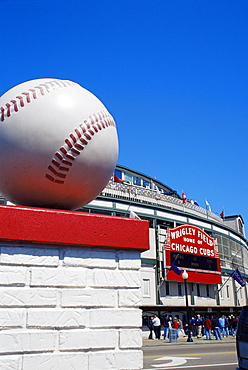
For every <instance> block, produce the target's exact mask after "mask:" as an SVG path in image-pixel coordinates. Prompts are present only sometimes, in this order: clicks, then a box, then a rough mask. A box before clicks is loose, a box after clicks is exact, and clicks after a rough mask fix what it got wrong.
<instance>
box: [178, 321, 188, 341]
mask: <svg viewBox="0 0 248 370" xmlns="http://www.w3.org/2000/svg"><path fill="white" fill-rule="evenodd" d="M178 324H179V328H178V337H180V333H182V335H183V337H186V334H185V331H184V329H183V322H182V320H181V319H180V317H178Z"/></svg>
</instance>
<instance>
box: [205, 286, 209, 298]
mask: <svg viewBox="0 0 248 370" xmlns="http://www.w3.org/2000/svg"><path fill="white" fill-rule="evenodd" d="M206 290H207V298H210V289H209V285H208V284H207V285H206Z"/></svg>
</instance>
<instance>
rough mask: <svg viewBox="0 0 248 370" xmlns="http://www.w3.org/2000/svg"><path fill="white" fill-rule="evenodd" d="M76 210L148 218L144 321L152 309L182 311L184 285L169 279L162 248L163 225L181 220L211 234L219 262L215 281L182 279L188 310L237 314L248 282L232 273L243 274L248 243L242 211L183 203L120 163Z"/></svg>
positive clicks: (245, 274) (246, 295)
mask: <svg viewBox="0 0 248 370" xmlns="http://www.w3.org/2000/svg"><path fill="white" fill-rule="evenodd" d="M80 211H83V212H90V213H100V214H107V215H113V216H120V217H130V216H131V217H135V216H138V217H139V218H141V219H146V220H148V221H149V225H150V250H149V251H145V252H143V253H142V255H141V257H142V259H141V261H142V268H141V274H142V310H143V324H144V325H146V324H147V318H148V317H149V316H150V315H152V314H154V313H157V314H159V315H163V314H165V313H168V314H171V315H175V314H179V315H185V285H184V282H183V281H182V279H181V278H180V279H179V278H178V281H176V280H175V279H174V280H171V279H169V277H168V273H169V271H170V266H168V262H167V261H166V253H165V242H166V238H167V235H168V230H169V229H172V228H175V227H178V226H180V225H192V226H195V227H198V228H200V229H201V230H202V231H204V232H205V233H206V234H207V235H209V236H210V237H212V238H214V240H215V245H216V249H217V251H218V254H219V259H220V267H221V278H220V283H219V284H215V283H214V284H213V283H211V279H210V282H209V283H202V282H201V279H200V278H199V281H197V280H196V281H194V282H190V279H189V281H188V282H187V284H188V285H187V286H188V289H187V290H188V301H189V305H190V310H191V314H192V315H196V314H198V313H199V314H202V315H206V314H211V313H212V314H217V315H220V314H225V315H230V314H234V315H238V314H239V312H240V311H241V308H242V306H243V305H246V304H247V303H248V292H247V286H244V287H241V286H240V284H239V283H237V281H235V280H234V279H233V278H232V277H231V274H232V273H233V272H234V271H235V269H236V268H238V269H239V271H240V273H241V275H242V277H243V278H244V279H245V281H246V279H247V278H248V242H247V239H246V236H245V229H244V221H243V219H242V216H241V215H234V216H228V217H224V218H222V217H219V216H217V215H216V214H214V213H212V212H209V211H207V210H206V209H204V208H201V207H199V206H198V205H196V204H195V202H193V201H187V202H185V203H184V202H183V200H182V198H181V197H180V195H179V194H178V193H177V192H176V191H175V190H173V189H171V188H170V187H169V186H167V185H165V184H163V183H161V182H160V181H158V180H154V179H152V178H151V177H149V176H147V175H145V174H143V173H140V172H138V171H135V170H132V169H130V168H127V167H124V166H120V165H118V166H117V167H116V170H115V176H114V177H113V178H112V179H111V181H110V182H109V184H108V185H107V186H106V188H105V189H104V190H103V192H102V193H101V194H100V195H99V197H98V198H97V199H95V200H94V201H92V202H91V203H90V204H88V205H87V206H85V207H84V208H83V209H81V210H80ZM191 270H192V269H191ZM188 273H189V276H190V271H188ZM196 276H197V275H196ZM199 277H200V274H199Z"/></svg>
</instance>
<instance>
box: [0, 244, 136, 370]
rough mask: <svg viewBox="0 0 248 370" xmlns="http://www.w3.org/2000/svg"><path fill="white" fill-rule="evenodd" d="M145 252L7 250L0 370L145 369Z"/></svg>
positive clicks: (2, 271)
mask: <svg viewBox="0 0 248 370" xmlns="http://www.w3.org/2000/svg"><path fill="white" fill-rule="evenodd" d="M140 304H141V277H140V254H139V252H137V251H115V250H105V249H93V248H92V249H90V248H61V249H60V248H57V247H56V248H54V247H52V246H47V248H45V247H44V246H41V247H38V246H34V247H33V246H31V245H25V246H24V245H14V244H9V245H8V244H7V243H5V244H4V245H3V244H2V245H1V244H0V330H1V331H0V343H1V345H0V369H6V370H7V369H11V370H31V369H32V370H33V369H37V370H43V369H44V370H50V369H53V370H68V369H73V370H77V369H80V370H82V369H86V370H104V369H109V370H110V369H115V370H125V369H127V370H128V369H130V370H136V369H137V370H138V369H142V351H141V345H142V336H141V329H140V327H141V311H140V309H139V306H140Z"/></svg>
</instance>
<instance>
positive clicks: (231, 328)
mask: <svg viewBox="0 0 248 370" xmlns="http://www.w3.org/2000/svg"><path fill="white" fill-rule="evenodd" d="M233 319H234V316H233V315H230V316H229V317H228V329H229V335H233V327H232V322H233Z"/></svg>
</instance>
